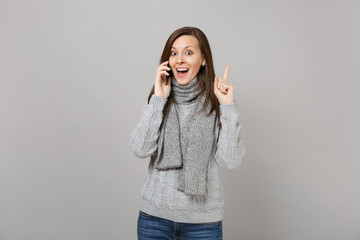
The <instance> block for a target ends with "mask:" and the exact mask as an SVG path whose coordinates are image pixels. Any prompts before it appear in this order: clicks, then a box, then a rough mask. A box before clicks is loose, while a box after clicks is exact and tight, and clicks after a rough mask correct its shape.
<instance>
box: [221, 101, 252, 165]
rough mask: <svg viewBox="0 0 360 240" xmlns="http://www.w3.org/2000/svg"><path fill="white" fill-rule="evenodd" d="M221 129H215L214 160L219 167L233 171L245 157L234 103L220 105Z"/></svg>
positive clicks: (244, 148)
mask: <svg viewBox="0 0 360 240" xmlns="http://www.w3.org/2000/svg"><path fill="white" fill-rule="evenodd" d="M220 113H221V115H220V121H221V125H222V126H221V128H220V129H219V128H216V133H215V134H216V136H217V143H216V152H215V160H216V162H217V163H218V164H220V165H221V166H223V167H225V168H228V169H234V168H235V167H237V166H239V165H240V164H241V162H242V159H243V158H244V155H245V150H246V147H245V145H244V142H243V138H242V136H241V134H240V129H241V124H240V123H239V113H238V111H237V110H236V107H235V103H230V104H222V105H220Z"/></svg>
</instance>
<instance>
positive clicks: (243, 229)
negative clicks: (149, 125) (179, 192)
mask: <svg viewBox="0 0 360 240" xmlns="http://www.w3.org/2000/svg"><path fill="white" fill-rule="evenodd" d="M186 25H191V26H197V27H199V28H201V29H202V30H203V31H204V32H205V33H206V34H207V36H208V38H209V41H210V44H211V47H212V50H213V56H214V62H215V70H216V73H217V75H218V76H219V75H220V76H221V75H222V73H223V70H224V68H225V65H226V64H227V63H230V64H231V66H230V71H229V81H231V82H232V83H233V84H234V85H235V87H236V98H237V105H238V108H239V110H240V112H241V115H240V119H241V124H242V126H243V128H242V134H243V136H244V140H245V143H246V146H247V154H246V159H245V162H244V163H243V165H242V166H241V167H240V168H237V169H235V170H232V171H229V170H225V169H221V179H222V182H223V185H224V188H225V202H226V209H225V219H224V237H225V239H241V240H300V239H301V240H302V239H309V240H319V239H324V240H325V239H326V240H339V239H341V240H359V239H360V186H359V183H360V174H359V169H360V162H359V160H360V157H359V156H360V154H359V146H358V145H359V140H358V136H359V133H360V131H359V130H360V128H359V122H360V114H359V102H360V101H359V85H360V84H359V79H360V73H359V66H360V46H359V43H360V31H359V29H360V26H359V25H360V1H357V0H312V1H310V0H307V1H304V0H294V1H288V0H273V1H265V0H247V1H245V0H242V1H209V0H194V1H189V0H185V1H161V0H156V1H111V0H104V1H93V0H92V1H85V0H61V1H60V0H56V1H45V0H43V1H40V0H33V1H25V0H23V1H19V0H14V1H5V0H0V113H1V115H0V116H1V117H0V239H1V240H21V239H28V240H35V239H36V240H49V239H51V240H57V239H59V240H60V239H69V240H70V239H74V240H75V239H76V240H78V239H84V240H85V239H86V240H92V239H94V240H95V239H107V240H115V239H136V220H137V214H138V203H139V197H140V196H139V195H140V188H141V186H142V184H143V181H144V179H145V174H146V171H147V163H148V160H147V159H137V158H136V157H135V156H134V155H133V153H132V152H131V149H130V148H129V144H128V141H129V135H130V133H131V131H132V130H133V129H134V128H135V126H136V123H137V122H138V120H139V118H140V112H141V107H142V105H143V104H144V102H145V98H146V97H147V94H148V92H149V90H150V88H151V86H152V83H153V81H154V78H155V73H156V67H157V65H158V60H159V58H160V54H161V51H162V48H163V46H164V44H165V41H166V39H167V37H168V36H169V35H170V34H171V32H172V31H174V30H175V29H177V28H179V27H182V26H186Z"/></svg>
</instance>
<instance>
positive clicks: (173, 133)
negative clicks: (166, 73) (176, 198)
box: [153, 78, 215, 196]
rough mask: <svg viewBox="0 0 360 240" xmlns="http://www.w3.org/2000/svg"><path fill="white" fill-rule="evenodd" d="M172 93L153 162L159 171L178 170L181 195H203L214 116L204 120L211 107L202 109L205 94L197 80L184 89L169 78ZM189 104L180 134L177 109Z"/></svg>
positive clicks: (212, 140) (211, 145)
mask: <svg viewBox="0 0 360 240" xmlns="http://www.w3.org/2000/svg"><path fill="white" fill-rule="evenodd" d="M171 93H172V95H173V97H174V99H175V103H172V104H171V105H170V110H169V113H168V114H167V116H166V118H165V119H164V121H163V124H162V126H161V128H160V138H159V141H158V151H157V154H156V155H154V159H153V161H154V162H155V168H156V169H158V170H166V171H167V170H169V169H172V168H181V171H180V174H179V186H178V189H179V190H180V191H183V192H185V194H187V195H194V196H201V195H202V196H203V195H205V181H206V172H207V166H208V163H209V159H210V155H211V152H212V147H213V143H214V127H215V112H214V113H213V114H212V115H210V116H206V115H207V113H208V112H209V108H210V106H209V105H210V104H208V106H207V108H205V109H203V108H202V107H203V104H204V101H205V97H206V96H205V94H204V93H205V91H203V89H200V88H199V86H198V84H197V78H195V79H194V80H193V81H191V82H190V83H188V84H187V85H179V84H178V83H177V82H176V80H175V78H172V87H171ZM179 104H180V105H181V104H187V105H189V104H191V105H192V106H191V107H190V108H189V110H190V113H189V116H188V117H187V118H186V121H185V124H184V127H183V128H181V130H180V124H179V115H178V111H177V107H178V105H179Z"/></svg>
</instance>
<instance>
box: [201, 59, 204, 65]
mask: <svg viewBox="0 0 360 240" xmlns="http://www.w3.org/2000/svg"><path fill="white" fill-rule="evenodd" d="M201 66H203V67H204V66H205V58H204V59H203V61H202V62H201Z"/></svg>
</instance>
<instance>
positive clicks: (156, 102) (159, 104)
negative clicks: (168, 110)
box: [149, 94, 167, 109]
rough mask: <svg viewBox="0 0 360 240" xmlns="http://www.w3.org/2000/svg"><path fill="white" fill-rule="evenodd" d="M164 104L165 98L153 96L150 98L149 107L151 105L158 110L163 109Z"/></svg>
mask: <svg viewBox="0 0 360 240" xmlns="http://www.w3.org/2000/svg"><path fill="white" fill-rule="evenodd" d="M166 102H167V98H163V97H160V96H158V95H155V94H153V95H152V96H151V99H150V102H149V105H152V106H154V107H155V108H158V109H164V106H165V104H166Z"/></svg>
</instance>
